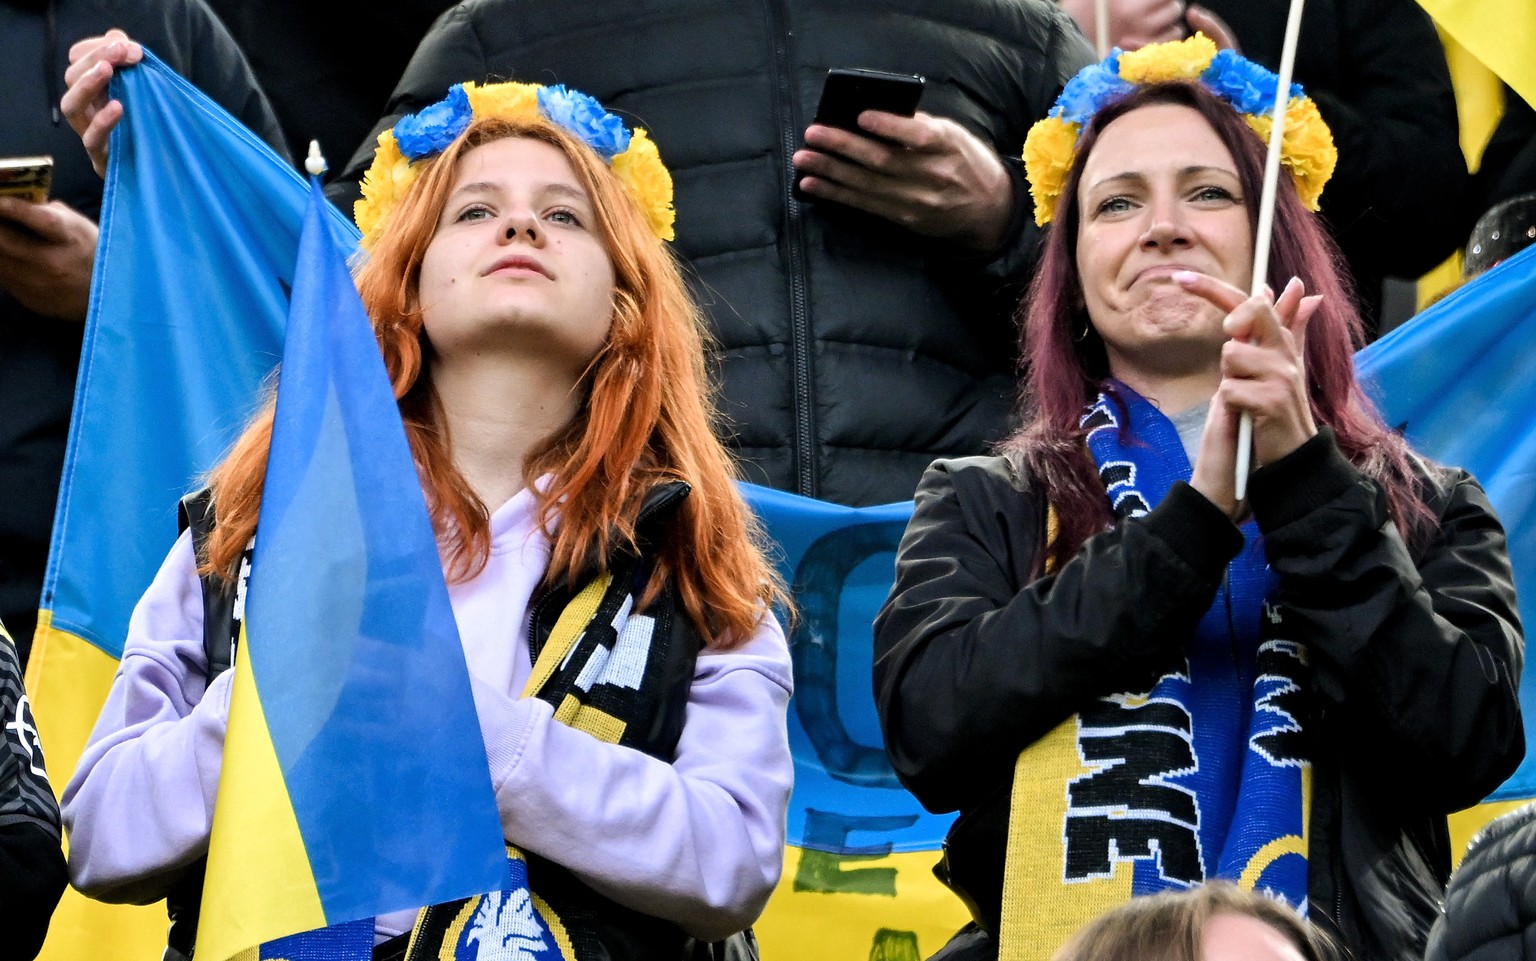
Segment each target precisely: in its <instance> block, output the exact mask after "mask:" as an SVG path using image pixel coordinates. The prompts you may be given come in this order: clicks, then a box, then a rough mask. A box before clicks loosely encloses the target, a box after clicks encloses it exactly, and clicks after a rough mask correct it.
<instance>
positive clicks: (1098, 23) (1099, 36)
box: [1093, 0, 1109, 60]
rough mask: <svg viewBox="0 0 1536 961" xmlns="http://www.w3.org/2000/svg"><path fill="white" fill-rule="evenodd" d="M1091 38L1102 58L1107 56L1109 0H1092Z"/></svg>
mask: <svg viewBox="0 0 1536 961" xmlns="http://www.w3.org/2000/svg"><path fill="white" fill-rule="evenodd" d="M1093 38H1094V45H1095V46H1097V47H1098V48H1099V59H1100V60H1103V59H1104V58H1105V57H1107V56H1109V0H1093Z"/></svg>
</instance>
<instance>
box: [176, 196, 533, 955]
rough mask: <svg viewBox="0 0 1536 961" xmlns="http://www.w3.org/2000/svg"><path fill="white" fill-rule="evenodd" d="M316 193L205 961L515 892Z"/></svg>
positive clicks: (452, 633) (416, 506)
mask: <svg viewBox="0 0 1536 961" xmlns="http://www.w3.org/2000/svg"><path fill="white" fill-rule="evenodd" d="M328 207H329V205H328V204H327V202H326V200H325V197H324V195H323V194H322V193H321V191H320V184H319V181H318V180H316V181H315V182H314V183H313V184H312V185H311V190H310V203H309V211H308V213H307V214H306V217H305V222H304V232H303V235H302V237H301V239H300V242H299V252H298V264H299V267H298V276H297V279H296V281H295V284H294V289H293V302H292V306H291V308H290V310H289V318H288V330H287V337H286V340H285V344H284V349H283V365H282V373H281V375H280V377H279V380H278V388H277V411H276V418H275V423H274V425H273V428H272V450H271V454H270V456H269V458H268V461H267V473H266V482H265V486H264V488H263V492H262V500H261V513H260V517H259V519H258V521H257V535H256V546H255V556H254V559H253V561H252V564H251V571H252V573H251V576H250V584H249V588H248V593H247V595H246V605H245V619H244V622H243V626H242V630H241V641H242V642H243V643H242V644H240V645H239V646H238V647H237V651H238V654H237V658H236V662H235V666H234V668H233V670H234V671H235V683H234V689H233V693H232V694H231V696H230V707H229V729H228V733H227V734H226V738H225V742H224V769H223V775H222V777H221V779H220V781H219V795H218V802H217V804H216V805H215V807H214V815H213V836H212V839H211V841H210V843H209V848H208V873H207V877H206V881H205V883H204V886H203V907H202V914H201V916H200V919H199V926H198V944H197V956H198V957H199V958H202V959H208V961H224V959H226V958H229V957H232V956H233V955H235V954H236V953H237V952H238V951H240V950H242V949H246V948H249V947H251V946H253V945H256V944H259V943H260V942H264V941H268V940H271V939H273V938H278V937H283V936H286V935H290V934H293V933H295V932H299V931H305V930H308V929H311V928H319V927H324V926H329V925H335V924H339V923H342V922H347V921H354V920H357V919H360V918H372V917H373V916H374V915H375V914H384V913H388V912H391V911H400V910H405V909H409V908H416V907H421V906H424V905H429V904H436V903H438V902H442V901H449V900H453V899H457V898H463V897H469V896H472V895H475V894H480V893H483V892H486V891H497V890H500V889H501V888H502V886H503V882H504V880H505V875H506V871H507V866H506V865H507V862H506V850H505V843H504V841H503V840H502V833H501V820H500V816H499V815H498V813H497V810H496V803H495V795H494V792H493V791H492V788H491V776H490V769H489V766H488V764H487V761H486V754H485V745H484V742H483V741H482V740H481V737H480V728H479V723H478V721H477V719H476V715H475V704H474V698H473V697H472V696H471V694H470V686H469V671H468V668H467V667H466V665H465V663H464V649H463V647H462V646H461V644H460V641H459V634H458V629H457V627H456V625H455V622H454V619H453V608H452V607H451V606H450V605H449V602H448V585H447V583H446V582H445V581H444V580H443V572H442V567H441V560H440V558H439V556H438V552H437V543H436V539H435V537H434V535H433V532H432V525H431V522H430V521H429V519H428V515H427V505H426V501H425V499H424V497H423V495H422V490H421V485H420V481H419V480H418V478H417V473H416V468H415V463H414V461H413V460H412V458H411V452H410V447H409V445H408V443H407V442H406V438H405V430H404V428H403V427H402V426H401V422H400V412H399V408H398V407H397V406H396V404H395V397H394V392H393V390H392V389H391V387H390V383H389V377H388V375H387V374H386V373H385V371H384V361H383V358H382V357H381V356H380V355H379V347H378V342H377V341H376V340H375V339H374V335H373V328H372V326H371V325H370V324H369V321H368V317H367V314H366V313H365V312H364V310H363V305H362V302H361V301H360V300H359V299H358V296H357V289H356V288H355V287H354V286H353V284H352V278H351V275H350V274H349V273H348V270H347V266H346V261H345V255H344V254H343V252H342V249H341V247H340V246H339V245H338V243H337V241H336V239H335V238H334V237H333V236H332V235H331V233H330V229H329V225H328V224H327V223H326V220H325V215H324V213H323V211H324V210H326V209H327V208H328Z"/></svg>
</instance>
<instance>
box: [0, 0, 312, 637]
mask: <svg viewBox="0 0 1536 961" xmlns="http://www.w3.org/2000/svg"><path fill="white" fill-rule="evenodd" d="M113 27H121V28H123V29H125V30H128V31H131V32H132V33H133V35H134V36H136V37H139V38H141V39H142V40H143V41H144V43H145V44H147V45H148V46H149V47H150V48H151V49H152V50H153V51H154V52H155V54H156V55H157V56H159V57H160V58H161V59H162V60H164V61H165V62H166V63H167V64H169V65H170V66H171V68H172V69H174V70H175V71H177V72H178V73H180V74H181V75H182V76H184V77H186V78H187V80H189V81H190V82H191V83H192V84H194V85H195V86H196V87H198V88H199V89H200V90H202V91H203V92H204V93H206V94H207V95H208V96H209V97H211V98H212V99H213V100H214V101H216V102H217V103H219V105H221V106H222V107H224V109H226V110H228V111H229V112H230V113H232V114H234V115H235V117H236V118H238V119H239V120H240V121H241V122H242V123H244V124H245V125H246V126H248V127H250V128H251V130H253V131H254V132H255V133H256V135H257V136H259V137H261V138H262V139H263V140H265V141H266V142H267V143H268V144H270V145H271V146H272V147H273V149H274V150H276V151H277V152H278V154H279V155H280V156H283V157H284V158H285V159H286V158H287V149H286V148H285V147H284V145H283V138H282V133H281V130H280V129H279V127H278V124H277V118H276V117H275V116H274V115H273V113H272V108H271V106H270V104H269V103H268V102H267V98H266V95H265V94H264V93H262V90H261V86H260V85H259V84H258V83H257V82H256V78H255V76H254V75H252V73H251V70H250V68H249V66H247V64H246V61H245V56H244V54H243V53H242V52H241V50H240V48H239V46H238V45H237V44H236V43H235V41H234V40H233V39H232V38H231V37H230V35H229V32H228V31H227V30H225V29H224V26H223V24H221V23H220V22H219V20H218V18H217V17H216V16H214V15H213V13H212V12H211V11H210V10H209V9H208V7H207V6H206V5H205V3H204V2H203V0H131V2H130V0H0V37H3V38H4V43H5V48H6V50H5V56H3V57H0V129H3V130H4V131H5V135H4V138H3V141H4V145H3V147H0V150H4V152H5V153H7V154H18V155H48V156H51V157H53V193H52V199H51V200H50V201H49V202H48V203H46V204H32V203H29V202H27V201H24V200H21V199H18V198H14V197H0V411H4V415H3V416H0V618H3V619H4V620H5V622H6V623H7V624H9V625H10V627H11V631H12V632H13V634H14V636H15V638H16V645H17V650H18V652H19V654H20V658H21V662H22V664H23V665H25V664H26V663H27V660H28V655H29V653H30V651H31V647H32V634H33V626H34V624H35V623H36V620H37V611H38V607H39V602H40V599H41V596H42V586H43V570H44V568H45V567H46V566H47V561H48V543H49V540H50V536H51V531H52V528H53V512H54V502H55V500H56V499H57V497H58V490H59V475H60V472H61V471H62V469H63V463H64V445H65V441H66V440H67V438H68V436H69V418H70V410H71V409H72V407H73V404H74V393H75V373H76V370H77V369H78V367H79V362H80V344H81V338H82V337H83V335H84V331H85V325H84V321H85V312H86V305H87V302H88V299H89V295H90V289H91V270H92V265H93V264H94V262H95V258H96V218H97V215H98V212H99V211H100V209H101V193H102V179H101V177H100V176H99V174H100V173H102V171H103V170H104V169H105V168H101V169H98V170H97V171H96V172H94V173H93V172H92V170H91V161H90V158H89V157H88V156H87V155H86V152H85V151H83V150H81V149H80V140H79V138H78V137H77V136H76V135H75V132H74V131H73V130H71V129H70V126H69V124H67V123H65V122H64V117H63V115H62V114H61V113H60V110H59V97H60V95H61V94H62V93H63V91H64V70H65V68H66V67H67V66H68V64H69V56H68V52H69V49H70V46H71V45H72V44H74V43H75V42H76V41H79V40H82V39H85V38H88V37H95V36H98V35H100V34H103V33H105V32H106V31H107V30H108V29H110V28H113Z"/></svg>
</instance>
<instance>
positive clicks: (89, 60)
mask: <svg viewBox="0 0 1536 961" xmlns="http://www.w3.org/2000/svg"><path fill="white" fill-rule="evenodd" d="M143 59H144V48H143V47H141V46H139V45H138V44H137V43H134V42H133V41H132V40H130V39H128V35H127V34H126V33H124V32H123V31H121V30H118V29H117V28H115V27H114V28H113V29H111V30H108V31H107V32H106V33H105V34H103V35H101V36H99V37H87V38H86V39H84V40H81V41H79V42H78V43H76V44H75V45H74V46H72V47H70V48H69V69H68V70H65V71H64V83H65V84H66V85H67V89H66V90H65V91H64V96H62V97H60V98H59V109H60V110H62V111H63V112H64V116H65V117H67V118H69V125H70V126H71V127H74V128H75V133H77V134H79V135H80V140H81V142H83V143H84V144H85V150H86V153H88V154H90V155H91V166H92V167H95V168H96V173H97V174H98V175H100V176H103V177H105V176H106V175H107V145H108V142H109V140H108V138H109V137H110V135H111V133H112V128H113V127H115V126H117V122H118V121H119V120H121V119H122V118H123V105H122V104H121V103H120V102H118V101H116V100H109V99H107V83H108V81H110V80H111V79H112V73H113V71H114V70H116V69H118V68H120V67H127V66H132V65H133V64H136V63H138V62H139V61H140V60H143Z"/></svg>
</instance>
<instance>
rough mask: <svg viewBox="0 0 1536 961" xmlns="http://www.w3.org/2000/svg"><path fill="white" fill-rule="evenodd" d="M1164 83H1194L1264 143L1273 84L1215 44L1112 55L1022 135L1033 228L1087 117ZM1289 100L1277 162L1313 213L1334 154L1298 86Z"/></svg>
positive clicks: (1045, 218) (1052, 201)
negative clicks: (1142, 88)
mask: <svg viewBox="0 0 1536 961" xmlns="http://www.w3.org/2000/svg"><path fill="white" fill-rule="evenodd" d="M1169 80H1197V81H1199V82H1200V83H1201V84H1202V85H1204V87H1205V88H1206V89H1207V90H1209V91H1210V92H1212V93H1214V94H1216V95H1217V96H1218V97H1220V98H1221V99H1223V100H1225V101H1226V102H1227V103H1229V104H1231V105H1232V107H1233V109H1235V110H1236V111H1237V112H1238V113H1239V114H1241V115H1242V117H1243V119H1244V120H1245V121H1247V122H1248V126H1249V127H1251V128H1253V131H1254V132H1255V133H1257V134H1258V135H1259V139H1261V140H1263V141H1264V142H1265V143H1268V142H1269V132H1270V129H1271V128H1272V126H1273V119H1272V118H1271V115H1270V114H1271V111H1272V110H1273V109H1274V105H1275V89H1276V87H1278V86H1279V84H1280V78H1279V77H1277V76H1275V75H1274V74H1273V73H1271V72H1269V71H1268V70H1266V69H1265V68H1263V67H1261V66H1259V65H1258V64H1256V63H1254V62H1253V61H1251V60H1246V59H1244V58H1243V57H1242V56H1240V55H1239V54H1236V53H1234V52H1232V51H1231V50H1222V51H1221V52H1219V53H1218V52H1217V50H1216V44H1215V43H1214V42H1212V41H1211V39H1210V38H1209V37H1207V36H1205V35H1204V34H1202V33H1197V34H1195V35H1194V36H1192V37H1189V38H1187V39H1184V40H1175V41H1171V42H1169V43H1155V44H1149V45H1148V46H1145V47H1142V48H1141V49H1139V50H1133V51H1131V52H1129V53H1125V52H1123V51H1121V50H1120V48H1118V47H1116V48H1115V49H1114V51H1112V52H1111V53H1110V55H1109V56H1108V57H1106V58H1104V60H1102V61H1100V62H1099V63H1095V64H1090V65H1089V66H1086V67H1084V68H1083V69H1082V70H1080V71H1078V74H1077V76H1075V77H1073V78H1072V79H1071V80H1069V81H1067V85H1066V86H1065V87H1063V88H1062V91H1061V96H1060V97H1057V98H1056V104H1055V106H1053V107H1051V110H1050V113H1048V114H1047V115H1046V116H1045V118H1044V119H1042V120H1039V121H1037V122H1036V123H1035V125H1034V126H1033V127H1030V128H1029V136H1028V137H1026V138H1025V139H1024V173H1025V175H1026V176H1028V178H1029V192H1030V194H1031V195H1032V196H1033V197H1034V200H1035V223H1037V224H1039V225H1040V226H1042V227H1043V226H1045V225H1046V224H1048V223H1050V221H1051V218H1052V217H1053V216H1054V215H1055V213H1056V202H1057V200H1058V199H1059V198H1060V196H1061V191H1062V188H1063V186H1064V185H1065V184H1066V180H1067V172H1068V171H1069V170H1071V168H1072V162H1073V160H1074V159H1075V158H1076V156H1077V139H1078V136H1079V135H1080V134H1081V133H1082V130H1083V127H1084V126H1086V125H1087V123H1088V121H1089V120H1091V119H1092V118H1093V115H1094V114H1096V113H1098V112H1099V111H1100V110H1101V109H1103V108H1104V107H1106V106H1108V105H1109V104H1111V103H1113V102H1114V101H1116V100H1119V99H1120V98H1121V97H1123V96H1125V95H1126V94H1129V93H1130V92H1131V91H1133V90H1134V89H1136V87H1137V85H1140V84H1150V83H1162V82H1165V81H1169ZM1290 93H1291V96H1290V102H1289V103H1288V104H1287V105H1286V108H1285V131H1284V134H1283V136H1282V137H1281V141H1280V162H1281V164H1282V165H1284V166H1285V167H1286V169H1288V170H1289V171H1290V172H1291V179H1292V180H1293V181H1294V182H1295V184H1296V193H1297V194H1298V195H1299V196H1300V197H1301V202H1302V203H1303V204H1304V205H1306V208H1307V209H1308V210H1313V211H1315V210H1317V202H1318V198H1319V197H1321V196H1322V193H1323V185H1324V184H1326V183H1327V182H1328V178H1329V177H1331V176H1333V168H1334V165H1335V164H1336V163H1337V162H1338V159H1339V152H1338V150H1337V149H1336V148H1335V147H1334V145H1333V134H1332V133H1330V132H1329V130H1328V124H1326V123H1324V122H1323V118H1322V115H1321V114H1319V113H1318V112H1317V104H1315V103H1313V102H1312V99H1311V98H1310V97H1308V96H1306V94H1305V93H1303V92H1302V89H1301V85H1300V84H1294V83H1293V84H1291V91H1290Z"/></svg>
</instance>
